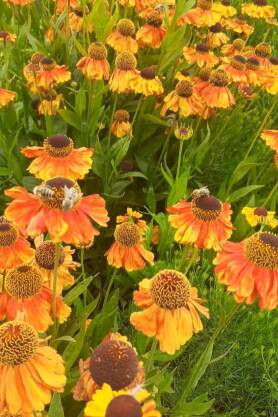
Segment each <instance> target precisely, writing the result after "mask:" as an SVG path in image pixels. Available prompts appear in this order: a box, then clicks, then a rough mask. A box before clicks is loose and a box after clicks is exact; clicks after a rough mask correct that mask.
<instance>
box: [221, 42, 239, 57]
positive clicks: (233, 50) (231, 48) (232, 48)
mask: <svg viewBox="0 0 278 417" xmlns="http://www.w3.org/2000/svg"><path fill="white" fill-rule="evenodd" d="M244 49H245V41H244V40H243V39H241V38H237V39H235V40H234V41H233V42H232V43H229V44H227V45H223V46H222V48H221V52H222V54H223V55H225V56H234V55H240V54H241V53H242V52H243V51H244Z"/></svg>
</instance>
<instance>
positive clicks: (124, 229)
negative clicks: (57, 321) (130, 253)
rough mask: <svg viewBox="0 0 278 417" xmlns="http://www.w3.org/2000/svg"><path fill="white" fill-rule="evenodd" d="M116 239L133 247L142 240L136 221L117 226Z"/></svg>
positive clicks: (124, 244)
mask: <svg viewBox="0 0 278 417" xmlns="http://www.w3.org/2000/svg"><path fill="white" fill-rule="evenodd" d="M114 236H115V240H116V242H118V243H120V244H121V245H123V246H127V247H132V246H134V245H136V244H137V243H139V242H140V240H141V236H140V232H139V229H138V226H136V224H134V223H127V222H125V223H122V224H118V225H117V226H116V230H115V234H114Z"/></svg>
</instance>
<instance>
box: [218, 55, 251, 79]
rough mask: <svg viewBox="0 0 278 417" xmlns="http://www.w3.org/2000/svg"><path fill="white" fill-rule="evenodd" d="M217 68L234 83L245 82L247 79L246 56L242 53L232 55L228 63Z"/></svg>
mask: <svg viewBox="0 0 278 417" xmlns="http://www.w3.org/2000/svg"><path fill="white" fill-rule="evenodd" d="M219 69H220V70H223V71H224V72H225V73H226V74H227V75H228V76H229V78H231V79H232V80H233V82H235V83H247V81H248V78H247V74H246V58H244V56H242V55H235V56H233V58H232V59H231V60H230V62H229V63H228V64H223V65H221V66H220V67H219Z"/></svg>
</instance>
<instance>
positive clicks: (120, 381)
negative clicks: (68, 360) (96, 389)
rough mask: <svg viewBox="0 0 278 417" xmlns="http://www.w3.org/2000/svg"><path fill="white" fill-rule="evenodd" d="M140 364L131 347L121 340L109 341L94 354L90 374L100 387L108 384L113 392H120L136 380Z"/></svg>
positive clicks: (103, 343)
mask: <svg viewBox="0 0 278 417" xmlns="http://www.w3.org/2000/svg"><path fill="white" fill-rule="evenodd" d="M138 364H139V361H138V358H137V355H136V353H135V351H134V349H133V348H132V347H131V346H129V345H128V344H127V343H125V342H123V341H120V340H107V341H104V342H102V343H101V344H100V345H99V346H98V347H97V348H96V349H95V350H94V351H93V352H92V354H91V358H90V373H91V375H92V378H93V379H94V381H95V382H96V383H97V384H98V385H99V386H102V385H103V384H104V383H106V384H109V385H110V386H111V388H112V389H113V390H120V389H122V388H125V387H128V386H129V385H130V384H131V383H132V382H133V381H134V380H135V378H136V375H137V372H138Z"/></svg>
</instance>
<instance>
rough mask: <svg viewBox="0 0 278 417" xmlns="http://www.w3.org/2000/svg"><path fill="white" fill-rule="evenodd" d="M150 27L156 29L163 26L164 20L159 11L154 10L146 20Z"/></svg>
mask: <svg viewBox="0 0 278 417" xmlns="http://www.w3.org/2000/svg"><path fill="white" fill-rule="evenodd" d="M146 22H147V24H148V25H151V26H154V27H160V26H161V25H162V19H161V17H160V13H159V11H158V10H153V11H152V12H151V13H150V14H149V15H148V16H147V19H146Z"/></svg>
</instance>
